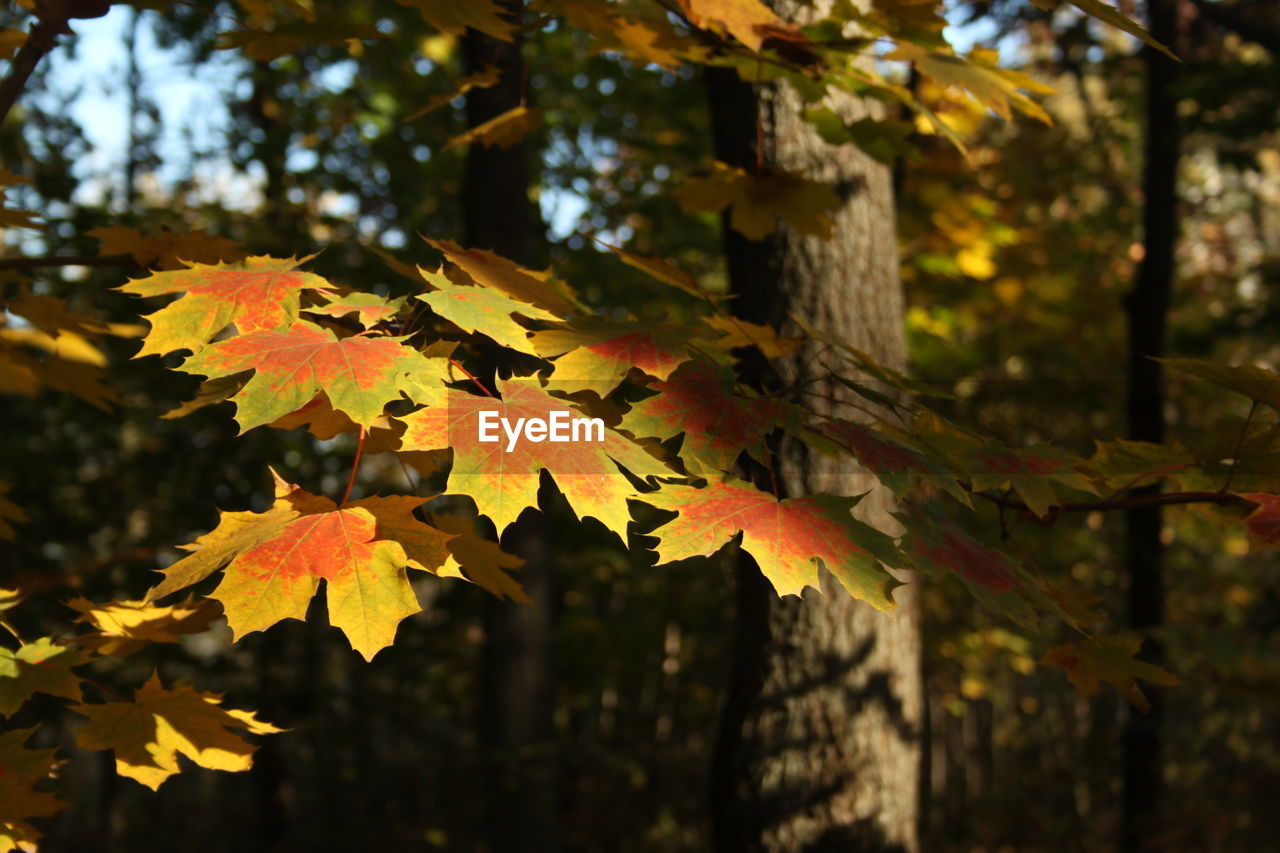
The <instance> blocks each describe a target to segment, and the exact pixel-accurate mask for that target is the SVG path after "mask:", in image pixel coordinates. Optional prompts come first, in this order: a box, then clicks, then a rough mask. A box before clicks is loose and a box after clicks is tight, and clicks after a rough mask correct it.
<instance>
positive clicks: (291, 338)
mask: <svg viewBox="0 0 1280 853" xmlns="http://www.w3.org/2000/svg"><path fill="white" fill-rule="evenodd" d="M179 369H180V370H183V371H185V372H187V373H194V374H197V375H200V376H207V377H209V378H210V379H217V378H219V377H223V376H230V375H232V374H235V373H241V372H243V371H247V370H253V371H254V372H255V373H254V376H253V378H252V379H250V380H249V381H248V382H247V383H246V384H245V386H244V387H243V388H241V389H240V391H239V392H238V393H237V394H236V395H235V396H234V397H232V398H231V399H232V401H234V402H235V404H236V420H237V421H238V422H239V423H240V431H241V432H245V431H247V430H250V429H252V428H253V427H255V426H260V425H262V424H266V423H271V422H272V421H274V420H276V419H278V418H281V417H283V416H284V415H287V414H289V413H291V412H294V411H297V410H298V409H301V408H302V407H303V406H306V405H307V404H308V403H310V402H311V400H312V398H314V397H315V396H316V394H318V393H319V392H321V391H323V392H324V393H325V394H326V396H327V397H328V399H329V402H330V404H331V405H332V406H333V408H334V409H335V410H336V411H339V412H342V413H344V414H346V415H347V416H348V417H350V418H351V420H353V421H355V422H356V423H357V424H359V425H360V426H363V427H366V428H367V427H369V426H372V425H373V422H374V421H375V420H377V419H378V417H379V416H380V415H381V414H382V409H383V407H384V406H385V405H386V404H387V403H389V402H391V401H392V400H396V399H399V398H400V396H401V394H406V393H412V392H414V391H416V390H419V389H420V388H421V387H422V386H423V384H424V383H427V382H429V381H432V380H438V379H439V378H441V377H443V376H444V373H445V362H444V360H442V359H428V358H426V357H425V356H423V355H422V354H421V353H419V352H418V351H416V350H414V349H412V348H411V347H407V346H404V345H403V344H401V343H400V339H398V338H387V337H373V336H367V335H356V336H355V337H350V338H341V339H339V338H338V337H337V336H336V335H334V333H333V332H331V331H329V330H328V329H322V328H320V327H319V326H316V325H313V324H311V323H307V322H297V323H294V324H293V325H292V326H290V327H289V328H287V329H281V330H277V331H270V332H259V333H256V334H252V335H240V336H238V337H234V338H231V339H229V340H225V341H220V342H219V343H216V344H213V345H212V346H210V347H208V348H207V349H205V350H204V351H203V352H201V353H200V354H199V355H195V356H192V357H190V358H188V359H187V360H186V361H185V362H184V363H183V364H182V366H181V368H179Z"/></svg>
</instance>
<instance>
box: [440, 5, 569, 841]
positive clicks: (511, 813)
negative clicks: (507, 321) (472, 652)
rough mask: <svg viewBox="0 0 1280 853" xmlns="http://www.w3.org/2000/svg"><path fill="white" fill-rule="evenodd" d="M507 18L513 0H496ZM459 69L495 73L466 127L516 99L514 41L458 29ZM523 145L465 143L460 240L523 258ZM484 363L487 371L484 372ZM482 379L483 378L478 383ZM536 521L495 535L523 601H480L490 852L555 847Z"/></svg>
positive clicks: (550, 707)
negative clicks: (515, 564) (510, 559)
mask: <svg viewBox="0 0 1280 853" xmlns="http://www.w3.org/2000/svg"><path fill="white" fill-rule="evenodd" d="M501 5H502V6H503V7H504V9H505V11H506V13H507V14H508V15H509V16H511V17H512V18H516V17H518V16H519V15H520V10H521V7H522V4H521V3H520V2H519V0H510V1H509V2H504V3H502V4H501ZM465 47H466V58H467V66H468V71H469V72H476V71H479V70H481V69H482V68H484V67H486V66H488V65H497V66H498V68H499V69H500V71H501V75H502V76H501V80H500V82H499V83H498V84H497V85H496V86H493V87H491V88H487V89H473V90H472V91H471V92H470V93H468V95H467V124H468V125H469V126H471V127H475V126H476V125H479V124H482V123H483V122H486V121H488V120H489V119H491V118H493V117H495V116H497V115H500V114H501V113H504V112H506V111H507V110H509V109H511V108H513V107H516V106H518V105H519V104H520V101H521V97H522V95H523V92H522V88H523V85H524V79H525V68H524V60H523V57H522V55H521V49H520V44H519V42H516V43H515V44H511V43H507V42H501V41H498V40H496V39H493V38H490V37H488V36H486V35H483V34H482V33H478V32H476V31H474V30H471V31H468V33H467V36H466V45H465ZM529 161H530V151H529V148H528V145H527V144H525V143H521V144H519V145H515V146H512V147H511V148H506V149H500V148H490V147H486V146H478V145H476V146H472V147H471V149H470V150H469V152H468V154H467V166H466V195H465V198H464V201H463V217H464V221H465V225H466V228H465V232H466V233H465V240H466V243H467V245H468V246H469V247H472V248H479V249H489V250H491V251H494V252H496V253H498V254H499V255H502V256H503V257H506V258H510V259H511V260H513V261H517V262H519V263H522V264H529V265H532V264H533V263H534V254H535V250H536V247H537V244H538V242H539V241H540V239H541V232H540V228H539V226H538V216H537V212H536V210H535V209H534V206H533V202H532V201H531V199H530V197H529V186H530V168H529V166H530V163H529ZM494 367H496V364H495V365H490V366H489V370H488V371H487V372H492V369H493V368H494ZM486 384H489V386H490V387H492V383H486ZM547 541H548V537H547V529H546V522H545V520H544V519H543V518H542V517H541V516H537V515H536V514H534V513H528V512H526V513H525V514H524V515H523V516H522V517H521V518H520V519H519V520H518V521H516V523H515V524H513V525H511V527H510V528H508V530H507V531H506V533H505V535H503V537H502V544H503V547H504V548H506V549H507V550H508V551H511V552H512V553H515V554H517V555H519V556H520V557H523V558H524V560H525V565H524V567H523V569H522V570H521V573H520V580H521V582H522V584H523V585H524V588H525V592H526V593H528V595H529V597H530V599H531V600H532V602H531V604H529V605H522V604H517V603H516V602H513V601H506V600H502V599H499V598H497V597H493V596H490V597H488V598H487V600H486V601H485V615H484V628H485V643H484V651H483V660H482V667H483V672H482V673H481V682H482V683H481V696H480V705H481V708H480V731H481V737H482V739H483V743H484V753H485V756H486V774H485V776H486V789H487V790H486V794H485V833H486V836H487V849H488V850H489V851H491V853H549V851H554V850H556V849H557V846H558V841H557V836H558V830H557V812H558V805H559V804H558V791H559V785H558V784H557V782H558V770H557V766H556V762H555V750H554V744H555V724H554V717H553V714H554V707H555V704H554V703H555V681H554V671H553V664H552V641H553V636H554V632H553V625H552V623H553V609H554V590H553V587H552V582H551V566H550V555H549V553H548V547H547Z"/></svg>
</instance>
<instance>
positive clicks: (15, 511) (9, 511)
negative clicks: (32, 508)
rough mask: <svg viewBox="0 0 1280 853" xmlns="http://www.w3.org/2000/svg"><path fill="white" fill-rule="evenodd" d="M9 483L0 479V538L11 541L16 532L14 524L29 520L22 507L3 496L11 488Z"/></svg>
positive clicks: (16, 534)
mask: <svg viewBox="0 0 1280 853" xmlns="http://www.w3.org/2000/svg"><path fill="white" fill-rule="evenodd" d="M12 488H13V486H11V485H10V484H9V483H6V482H5V481H4V480H0V539H8V540H10V541H13V540H14V539H16V538H17V536H18V532H17V531H16V530H14V529H13V525H15V524H25V523H26V522H28V521H30V519H29V518H27V514H26V513H25V512H23V511H22V507H20V506H18V505H17V504H16V503H14V502H13V501H11V500H9V499H8V498H6V497H5V495H7V494H8V493H9V490H10V489H12Z"/></svg>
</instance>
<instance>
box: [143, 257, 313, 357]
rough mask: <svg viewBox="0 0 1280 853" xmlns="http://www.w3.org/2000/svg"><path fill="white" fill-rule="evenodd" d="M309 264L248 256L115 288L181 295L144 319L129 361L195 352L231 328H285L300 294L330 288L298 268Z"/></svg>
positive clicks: (294, 313) (247, 331) (295, 311)
mask: <svg viewBox="0 0 1280 853" xmlns="http://www.w3.org/2000/svg"><path fill="white" fill-rule="evenodd" d="M308 260H310V258H303V259H302V260H296V259H294V258H268V257H253V258H248V259H246V260H244V261H241V262H238V263H231V264H192V265H191V266H190V267H189V268H188V269H182V270H172V271H169V272H158V273H154V274H152V275H150V276H148V277H146V278H140V279H136V280H134V281H131V282H129V283H128V284H126V285H124V286H123V287H120V288H119V290H122V291H124V292H125V293H132V294H135V295H137V296H160V295H163V294H168V293H182V294H183V295H182V296H181V297H179V298H178V299H176V300H174V301H173V302H172V303H170V304H169V305H166V306H165V307H164V308H161V309H160V310H159V311H157V312H155V313H154V314H148V315H147V317H146V319H147V321H148V322H149V323H150V324H151V331H150V332H148V333H147V336H146V339H145V340H144V341H143V342H142V349H140V350H138V352H137V354H136V355H135V356H134V358H141V357H142V356H144V355H164V354H166V353H170V352H174V351H176V350H182V349H187V350H191V351H192V352H193V353H196V352H199V351H200V350H201V349H203V348H204V346H205V344H207V343H208V342H209V341H211V340H213V339H214V338H215V337H216V336H217V335H218V333H219V332H221V331H222V330H223V329H225V328H227V327H228V326H230V325H233V324H234V325H235V327H236V330H237V331H239V333H240V334H242V335H247V334H251V333H253V332H262V331H267V330H270V329H276V328H279V327H281V326H287V325H289V324H290V323H292V322H293V321H294V320H296V319H297V318H298V305H299V294H300V293H301V292H302V291H304V290H315V291H326V290H328V289H329V288H330V285H329V283H328V282H327V281H325V280H324V279H323V278H321V277H320V276H318V275H315V274H314V273H309V272H303V271H302V270H299V269H297V267H298V266H299V265H300V264H303V263H305V262H306V261H308Z"/></svg>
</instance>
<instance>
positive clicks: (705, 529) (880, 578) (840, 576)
mask: <svg viewBox="0 0 1280 853" xmlns="http://www.w3.org/2000/svg"><path fill="white" fill-rule="evenodd" d="M634 499H635V500H638V501H641V502H643V503H647V504H649V505H650V506H654V507H657V508H658V509H665V510H670V511H674V512H678V513H679V515H677V516H676V517H675V518H674V519H672V520H671V521H668V522H666V523H665V524H663V525H661V526H659V527H658V528H657V529H656V530H655V531H653V533H651V534H649V535H652V536H656V537H657V538H658V545H657V548H656V550H657V552H658V563H659V564H662V563H671V562H675V561H676V560H684V559H688V558H689V557H709V556H711V555H712V554H715V553H716V552H717V551H719V550H720V549H721V548H722V547H724V545H725V543H726V542H728V541H729V540H731V539H733V538H734V537H735V536H736V535H737V534H738V533H739V532H741V533H742V549H743V550H744V551H746V552H747V553H749V554H751V556H752V557H754V558H755V560H756V564H757V565H759V567H760V571H761V572H762V573H763V574H764V576H765V577H766V578H768V579H769V582H770V583H771V584H773V588H774V589H775V590H777V592H778V594H779V595H800V594H801V593H802V592H803V590H804V588H805V587H806V586H812V587H814V588H816V589H821V586H820V584H819V575H818V567H819V565H822V566H825V567H826V569H827V571H829V572H831V574H832V575H833V576H834V577H835V578H836V579H837V580H838V581H840V585H841V586H843V587H844V589H845V591H846V592H848V593H849V594H850V595H852V596H853V597H854V598H858V599H861V600H863V601H865V602H867V603H868V604H870V605H871V606H872V607H875V608H876V609H877V610H885V611H888V610H892V609H893V608H894V606H895V605H894V601H893V598H892V596H891V595H890V592H891V590H892V589H893V588H894V587H895V586H898V585H899V584H898V581H897V580H896V579H895V578H894V577H893V576H892V575H891V574H889V572H888V571H887V570H886V569H885V566H886V565H888V566H898V567H901V566H904V565H905V561H904V559H903V558H902V555H901V553H900V552H899V551H898V549H897V547H896V546H895V545H894V543H893V539H891V538H890V537H888V536H886V535H885V534H883V533H881V532H880V531H878V530H875V529H874V528H872V527H868V526H867V525H865V524H863V523H862V522H860V521H857V520H855V519H854V518H853V516H852V515H851V512H852V510H853V508H854V506H856V505H857V503H858V500H857V499H856V498H845V497H837V496H835V495H821V494H819V495H808V496H806V497H803V498H787V499H785V500H781V501H780V500H778V499H777V498H776V497H774V496H773V495H771V494H769V493H768V492H762V491H760V490H759V489H756V488H754V487H753V486H751V485H750V484H749V483H745V482H742V481H741V480H734V479H726V480H723V481H712V482H711V483H709V484H708V485H707V486H706V487H705V488H701V489H698V488H692V487H689V486H666V485H664V486H663V487H662V488H661V489H660V490H658V491H656V492H646V493H644V494H641V495H635V496H634Z"/></svg>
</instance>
